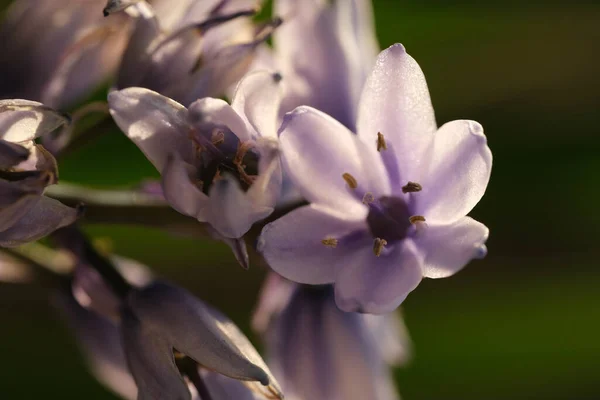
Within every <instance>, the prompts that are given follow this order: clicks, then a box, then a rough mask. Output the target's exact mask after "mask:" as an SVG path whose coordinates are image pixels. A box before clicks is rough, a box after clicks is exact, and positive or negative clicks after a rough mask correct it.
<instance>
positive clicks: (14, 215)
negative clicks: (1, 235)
mask: <svg viewBox="0 0 600 400" xmlns="http://www.w3.org/2000/svg"><path fill="white" fill-rule="evenodd" d="M44 187H45V184H44V182H41V181H39V180H35V181H34V182H29V181H28V182H8V181H5V180H3V179H0V232H3V231H5V230H7V229H9V228H10V227H11V226H13V225H14V224H15V223H16V222H17V221H19V220H20V219H21V218H22V217H23V216H24V215H25V214H27V213H28V212H29V211H30V210H31V208H32V207H34V206H35V204H36V203H37V202H38V201H39V199H40V197H41V194H42V192H43V190H44Z"/></svg>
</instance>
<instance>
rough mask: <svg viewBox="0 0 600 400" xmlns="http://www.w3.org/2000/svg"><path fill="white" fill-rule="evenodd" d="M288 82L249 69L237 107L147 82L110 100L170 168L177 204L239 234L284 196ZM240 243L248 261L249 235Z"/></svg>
mask: <svg viewBox="0 0 600 400" xmlns="http://www.w3.org/2000/svg"><path fill="white" fill-rule="evenodd" d="M280 80H281V77H280V76H279V75H277V74H270V73H267V72H256V73H252V74H249V75H247V76H246V77H245V78H244V79H243V80H242V81H241V82H240V84H239V86H238V88H237V91H236V93H235V95H234V98H233V101H232V103H231V105H229V104H227V102H225V101H223V100H220V99H214V98H204V99H201V100H198V101H196V102H194V103H192V105H191V106H190V107H189V109H186V108H185V107H184V106H182V105H181V104H179V103H176V102H175V101H173V100H171V99H169V98H167V97H164V96H162V95H160V94H158V93H156V92H153V91H151V90H148V89H143V88H128V89H124V90H121V91H116V92H113V93H111V94H110V95H109V97H108V101H109V105H110V112H111V114H112V115H113V117H114V119H115V121H116V122H117V124H118V125H119V127H120V128H121V129H122V130H123V132H125V134H126V135H127V136H128V137H129V138H130V139H131V140H133V142H134V143H135V144H137V145H138V147H139V148H140V149H141V150H142V151H143V152H144V154H146V156H147V157H148V159H149V160H150V161H151V162H152V163H153V164H154V166H155V167H156V168H157V169H158V171H159V172H160V173H161V174H162V187H163V190H164V195H165V198H166V199H167V201H168V202H169V203H170V204H171V206H172V207H173V208H175V209H176V210H177V211H179V212H180V213H182V214H185V215H189V216H191V217H194V218H197V219H198V220H199V221H202V222H208V223H209V224H210V225H211V226H212V228H214V230H215V231H216V232H217V233H218V234H219V235H220V236H222V237H224V238H226V239H235V240H237V239H240V238H241V237H242V236H243V235H244V234H245V233H246V232H247V231H248V230H249V229H250V227H251V226H252V224H253V223H255V222H256V221H259V220H261V219H264V218H265V217H267V216H268V215H269V214H271V212H273V207H274V205H275V203H276V201H277V198H278V197H279V192H280V188H281V168H280V163H279V158H278V150H277V137H276V123H277V112H278V109H279V102H280V98H281V95H280V87H279V86H280V85H279V83H280ZM236 243H237V244H238V245H239V246H241V248H240V249H239V250H240V252H241V253H243V254H242V255H241V259H246V257H247V256H245V255H244V254H245V247H243V246H244V245H243V241H241V240H237V242H236ZM234 247H235V246H234Z"/></svg>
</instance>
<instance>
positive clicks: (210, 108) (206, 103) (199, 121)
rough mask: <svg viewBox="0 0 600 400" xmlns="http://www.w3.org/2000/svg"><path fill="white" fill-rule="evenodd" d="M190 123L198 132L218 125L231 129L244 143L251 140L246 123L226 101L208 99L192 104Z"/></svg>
mask: <svg viewBox="0 0 600 400" xmlns="http://www.w3.org/2000/svg"><path fill="white" fill-rule="evenodd" d="M189 121H190V123H191V124H192V125H193V126H194V127H195V128H196V129H198V130H200V131H204V130H205V128H204V127H205V126H208V125H211V126H212V125H217V126H225V127H227V128H229V129H230V130H231V131H232V132H233V133H234V134H235V136H237V137H238V139H240V140H241V141H242V142H245V141H247V140H250V139H251V137H250V131H249V130H248V127H247V126H246V122H245V121H244V119H242V117H240V115H239V114H238V113H237V112H236V111H235V110H234V109H233V107H231V106H230V105H229V104H227V102H226V101H225V100H221V99H213V98H211V97H206V98H204V99H200V100H197V101H195V102H193V103H192V104H190V107H189Z"/></svg>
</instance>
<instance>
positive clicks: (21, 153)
mask: <svg viewBox="0 0 600 400" xmlns="http://www.w3.org/2000/svg"><path fill="white" fill-rule="evenodd" d="M28 158H29V150H28V149H26V148H25V147H23V146H20V145H18V144H15V143H12V142H8V141H6V140H3V139H0V169H8V168H11V167H14V166H15V165H17V164H19V163H21V162H23V161H25V160H27V159H28Z"/></svg>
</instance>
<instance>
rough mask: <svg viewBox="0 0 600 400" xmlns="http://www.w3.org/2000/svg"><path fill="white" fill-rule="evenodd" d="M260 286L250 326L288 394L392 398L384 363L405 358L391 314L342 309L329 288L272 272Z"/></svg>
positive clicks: (315, 399)
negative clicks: (298, 282)
mask: <svg viewBox="0 0 600 400" xmlns="http://www.w3.org/2000/svg"><path fill="white" fill-rule="evenodd" d="M265 289H266V290H263V293H262V296H261V303H260V305H259V308H258V313H257V314H255V318H254V323H255V324H254V325H255V328H258V329H259V330H260V331H262V333H263V334H264V335H265V339H266V341H267V351H268V354H269V364H270V365H271V367H272V368H273V372H274V373H275V375H276V376H278V377H279V380H280V381H281V382H282V384H283V388H284V390H285V392H286V396H287V397H288V398H291V399H296V398H297V399H311V400H338V399H339V400H363V399H370V400H393V399H398V395H397V393H396V390H395V389H394V384H393V379H392V376H391V371H390V367H389V365H390V364H392V365H394V364H398V363H399V362H402V361H404V360H405V358H406V355H407V352H408V349H409V347H410V343H409V340H408V338H407V336H406V332H405V331H404V330H403V326H402V325H401V323H400V321H399V320H398V319H397V316H396V314H388V315H385V316H380V315H377V316H375V315H367V314H358V313H347V312H344V311H341V310H340V309H338V308H337V306H336V305H335V301H334V294H333V288H332V287H331V286H305V285H296V284H293V283H291V282H289V281H284V280H282V279H281V278H277V277H274V275H272V276H271V277H270V278H269V281H268V284H267V285H266V286H265ZM286 292H287V293H286ZM267 321H268V323H267V324H264V323H265V322H267Z"/></svg>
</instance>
